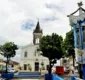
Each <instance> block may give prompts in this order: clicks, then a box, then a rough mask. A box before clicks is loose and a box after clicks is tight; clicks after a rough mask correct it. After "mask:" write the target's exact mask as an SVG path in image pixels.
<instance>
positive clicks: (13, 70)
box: [8, 68, 16, 72]
mask: <svg viewBox="0 0 85 80" xmlns="http://www.w3.org/2000/svg"><path fill="white" fill-rule="evenodd" d="M8 72H16V70H15V69H13V68H10V69H8Z"/></svg>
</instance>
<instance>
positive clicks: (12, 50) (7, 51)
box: [0, 42, 18, 73]
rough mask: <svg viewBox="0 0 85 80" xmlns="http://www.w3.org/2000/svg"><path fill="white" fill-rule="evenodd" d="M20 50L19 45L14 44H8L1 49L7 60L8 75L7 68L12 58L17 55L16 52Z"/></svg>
mask: <svg viewBox="0 0 85 80" xmlns="http://www.w3.org/2000/svg"><path fill="white" fill-rule="evenodd" d="M17 49H18V47H17V45H16V44H14V43H13V42H6V43H5V44H4V45H2V46H1V47H0V51H1V53H0V54H1V55H3V56H4V57H6V58H7V60H6V73H7V66H8V63H9V60H10V58H11V57H14V56H15V55H16V50H17Z"/></svg>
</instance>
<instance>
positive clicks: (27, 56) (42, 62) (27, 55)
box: [21, 21, 49, 71]
mask: <svg viewBox="0 0 85 80" xmlns="http://www.w3.org/2000/svg"><path fill="white" fill-rule="evenodd" d="M42 35H43V32H42V30H41V28H40V24H39V21H38V23H37V25H36V28H35V29H34V31H33V44H29V45H26V46H24V47H22V49H21V67H22V69H23V70H26V71H27V70H32V71H39V70H41V69H46V68H47V65H48V64H49V61H48V59H47V58H45V57H43V56H42V55H40V52H39V51H38V50H37V49H38V48H39V41H40V39H41V37H42Z"/></svg>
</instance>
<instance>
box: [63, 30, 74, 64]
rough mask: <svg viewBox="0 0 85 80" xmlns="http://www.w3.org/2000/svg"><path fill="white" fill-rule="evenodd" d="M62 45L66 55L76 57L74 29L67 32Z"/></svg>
mask: <svg viewBox="0 0 85 80" xmlns="http://www.w3.org/2000/svg"><path fill="white" fill-rule="evenodd" d="M62 47H63V51H64V55H65V56H66V57H69V56H72V57H73V59H74V58H75V51H74V35H73V30H70V31H69V32H67V33H66V37H65V39H64V42H63V45H62ZM73 65H74V62H73Z"/></svg>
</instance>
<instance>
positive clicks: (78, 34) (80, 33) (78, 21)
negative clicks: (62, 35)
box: [68, 2, 85, 80]
mask: <svg viewBox="0 0 85 80" xmlns="http://www.w3.org/2000/svg"><path fill="white" fill-rule="evenodd" d="M82 5H83V4H82V2H80V3H78V6H79V8H78V9H77V10H76V11H75V12H73V13H71V14H70V15H68V17H69V21H70V25H71V26H72V27H73V31H74V47H75V56H76V61H77V62H78V63H79V65H82V66H83V73H84V80H85V71H84V70H85V65H84V64H85V51H84V49H85V43H84V41H85V38H84V37H85V10H84V9H83V8H82ZM78 11H79V15H78V16H75V15H74V14H75V13H76V12H78ZM78 50H80V51H78ZM78 53H82V55H79V54H78ZM80 76H82V74H80Z"/></svg>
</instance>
